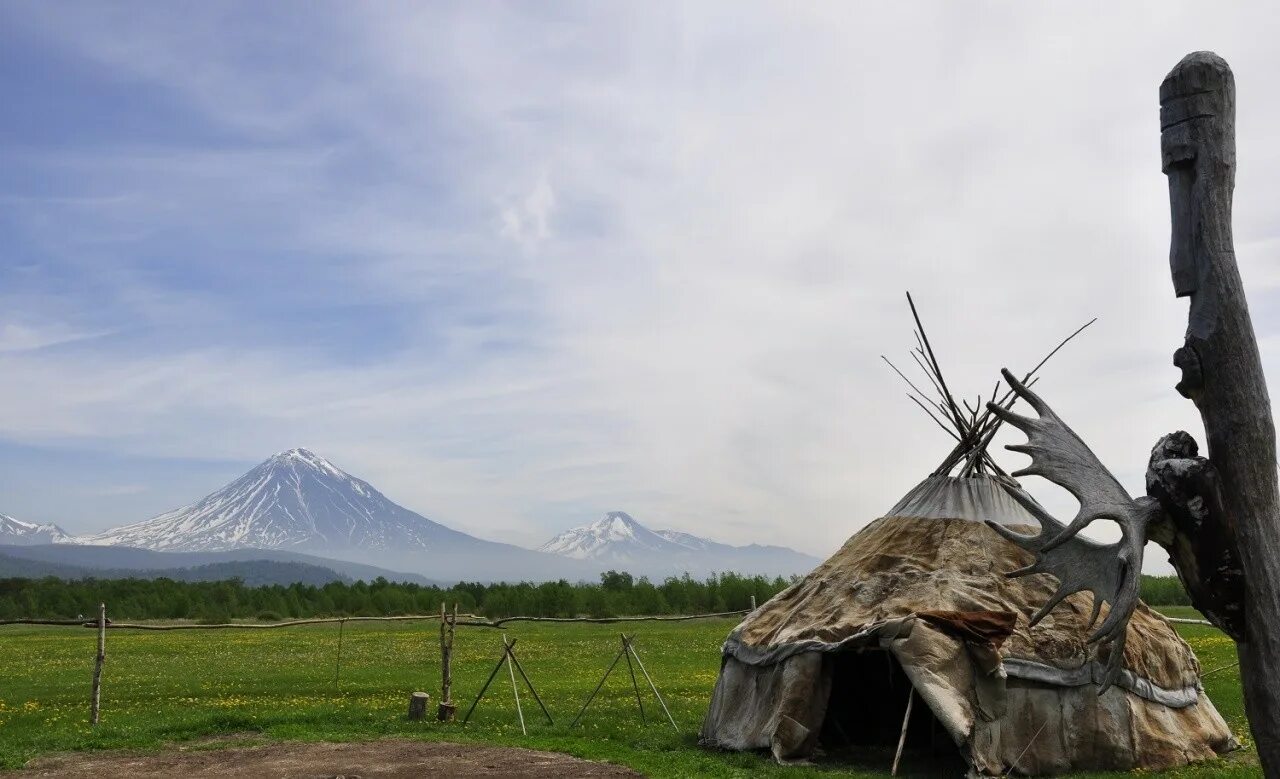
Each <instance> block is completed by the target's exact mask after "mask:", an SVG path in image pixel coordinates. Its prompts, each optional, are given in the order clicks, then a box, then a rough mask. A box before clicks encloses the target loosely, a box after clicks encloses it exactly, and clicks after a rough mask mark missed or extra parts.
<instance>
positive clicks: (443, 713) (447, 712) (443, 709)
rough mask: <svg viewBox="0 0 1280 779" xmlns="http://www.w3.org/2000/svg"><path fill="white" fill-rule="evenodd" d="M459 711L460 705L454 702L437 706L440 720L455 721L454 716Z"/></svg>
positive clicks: (437, 716)
mask: <svg viewBox="0 0 1280 779" xmlns="http://www.w3.org/2000/svg"><path fill="white" fill-rule="evenodd" d="M457 713H458V707H457V706H455V705H453V704H452V703H444V702H441V704H440V705H439V706H438V707H437V708H436V719H437V720H439V721H440V722H453V717H454V715H456V714H457Z"/></svg>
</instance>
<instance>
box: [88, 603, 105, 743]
mask: <svg viewBox="0 0 1280 779" xmlns="http://www.w3.org/2000/svg"><path fill="white" fill-rule="evenodd" d="M106 659H107V604H105V603H99V604H98V657H97V659H96V660H95V661H94V664H93V698H92V700H91V702H90V704H89V724H90V725H97V724H98V718H99V713H100V711H101V707H102V664H103V663H104V662H106Z"/></svg>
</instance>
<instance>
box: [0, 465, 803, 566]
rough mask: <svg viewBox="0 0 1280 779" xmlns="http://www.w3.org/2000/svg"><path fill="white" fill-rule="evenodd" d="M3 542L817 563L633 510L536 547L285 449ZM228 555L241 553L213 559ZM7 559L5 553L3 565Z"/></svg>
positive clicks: (251, 553) (22, 526)
mask: <svg viewBox="0 0 1280 779" xmlns="http://www.w3.org/2000/svg"><path fill="white" fill-rule="evenodd" d="M0 545H10V548H9V549H8V550H7V551H6V552H5V553H6V554H9V555H10V556H13V555H14V554H15V552H14V550H15V549H16V548H17V547H18V546H24V547H30V548H31V552H29V553H28V554H27V555H25V556H24V559H28V560H30V559H33V558H32V557H31V556H30V555H31V554H33V553H34V552H35V550H41V551H40V557H39V559H41V560H42V561H43V562H45V563H48V564H62V565H70V566H80V567H88V568H93V569H97V570H103V569H119V570H157V569H175V568H190V567H195V566H203V565H209V564H213V563H226V562H244V561H246V560H250V559H253V560H267V559H274V560H276V561H279V562H295V563H303V564H307V565H313V566H318V567H320V568H325V569H328V570H330V571H332V572H335V573H336V574H340V575H342V576H350V577H352V578H363V579H372V578H375V577H376V576H385V577H386V578H388V579H393V578H395V579H399V580H406V579H407V578H408V577H410V576H414V577H415V578H418V579H422V580H432V581H437V582H449V583H452V582H457V581H499V580H506V581H518V580H530V581H545V580H550V579H569V580H583V579H595V578H596V577H597V576H598V575H599V573H600V572H601V571H603V570H606V569H609V568H616V569H626V570H627V571H629V572H631V573H633V574H635V575H638V576H639V575H647V576H650V577H662V576H667V575H673V574H675V575H678V574H681V573H685V572H688V573H690V574H693V575H697V576H702V575H705V574H708V573H711V572H727V571H735V572H740V573H750V574H754V573H761V574H768V575H777V574H782V575H791V574H799V573H804V572H807V571H808V570H810V569H812V568H813V567H814V566H815V565H816V564H817V563H818V560H817V559H816V558H813V557H810V556H808V555H804V554H801V553H799V552H796V551H794V550H792V549H787V548H785V547H777V546H758V545H751V546H741V547H738V546H730V545H728V544H722V543H718V542H715V541H710V540H708V539H705V538H700V537H698V536H694V535H691V534H688V533H681V532H678V531H674V530H659V531H651V530H649V529H647V528H645V527H644V526H643V525H641V524H640V523H639V522H637V521H636V520H634V519H632V518H631V517H630V516H629V515H627V514H626V513H625V512H611V513H610V514H608V515H606V516H605V517H604V519H602V520H600V521H598V522H595V523H593V524H591V525H586V526H583V527H579V528H574V529H572V530H569V531H566V532H565V533H562V534H561V535H559V536H556V537H555V538H553V539H552V540H551V541H549V542H547V543H546V544H544V545H543V546H542V547H541V548H540V549H539V550H537V551H532V550H529V549H524V548H522V547H518V546H513V545H511V544H502V543H497V542H494V541H486V540H483V539H480V538H476V537H474V536H470V535H467V534H466V533H462V532H459V531H457V530H453V529H451V528H448V527H445V526H444V525H441V524H439V523H437V522H433V521H431V520H429V519H427V518H426V517H424V516H422V515H420V514H417V513H415V512H413V511H410V510H409V509H406V508H404V507H403V506H400V505H397V504H396V503H394V502H392V501H391V500H390V499H388V498H387V497H386V496H385V495H383V494H382V493H381V492H378V490H376V489H374V488H373V486H371V485H370V484H369V483H368V482H365V481H363V480H361V479H358V478H356V477H354V476H352V475H350V474H348V473H346V472H345V471H343V470H341V469H340V468H338V467H337V466H335V465H333V464H332V463H330V462H329V461H328V460H326V459H324V458H323V457H320V456H319V455H317V454H315V453H313V452H310V451H308V450H306V449H290V450H288V451H286V452H281V453H280V454H277V455H275V456H274V457H271V458H270V459H268V460H266V461H265V462H263V463H261V464H260V465H258V466H257V467H255V468H253V469H252V470H250V471H249V472H248V473H246V474H245V475H244V476H241V477H240V478H238V479H236V480H235V481H233V482H231V483H230V484H228V485H226V486H225V487H223V488H221V489H219V490H217V491H215V492H213V493H211V494H210V495H207V496H206V497H204V498H202V499H201V500H199V501H197V502H196V503H193V504H191V505H189V506H184V507H182V508H179V509H175V510H173V511H170V512H167V513H165V514H161V515H160V516H157V517H154V518H152V519H149V520H146V521H144V522H138V523H135V524H130V525H124V526H122V527H117V528H113V529H111V530H107V531H105V532H103V533H98V534H96V535H90V536H83V537H72V536H69V535H68V534H67V533H65V532H64V531H63V530H62V529H61V528H59V527H58V526H57V525H34V524H30V523H26V522H21V521H19V520H16V519H13V518H12V517H8V516H4V515H0ZM89 550H98V551H89ZM107 550H111V551H107ZM219 554H221V555H234V560H233V559H232V558H230V557H227V558H224V559H218V560H215V559H208V558H209V556H210V555H219ZM86 555H88V557H86ZM113 555H114V557H113ZM148 555H150V557H147V556H148ZM280 555H286V556H289V557H291V558H295V559H281V558H280ZM157 556H158V557H157ZM296 558H304V559H296ZM351 566H355V569H353V568H351ZM3 569H4V562H3V560H0V576H3V575H4V571H3ZM388 569H393V570H402V571H411V572H413V574H397V573H393V571H392V570H388ZM424 577H425V578H424Z"/></svg>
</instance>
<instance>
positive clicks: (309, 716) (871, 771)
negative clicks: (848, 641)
mask: <svg viewBox="0 0 1280 779" xmlns="http://www.w3.org/2000/svg"><path fill="white" fill-rule="evenodd" d="M1165 611H1166V613H1170V614H1171V615H1176V616H1193V615H1194V614H1193V612H1191V610H1190V609H1179V608H1176V607H1175V608H1168V609H1165ZM733 624H734V622H733V621H732V620H726V619H714V620H702V621H692V622H677V623H634V624H630V625H621V626H618V625H594V624H567V625H563V624H562V625H554V624H551V625H548V624H530V623H525V624H520V623H516V624H513V625H511V626H510V627H509V629H507V630H506V635H507V636H508V638H511V639H515V640H516V641H517V644H516V654H517V655H518V657H519V658H520V661H521V663H522V665H523V666H524V668H525V670H526V671H527V672H528V674H529V676H530V677H531V678H532V680H533V683H534V685H535V686H536V688H537V690H538V693H539V694H540V695H541V696H542V699H543V700H544V701H545V702H546V704H547V706H548V707H549V709H550V711H551V714H552V716H553V717H554V719H555V723H554V724H553V725H550V724H547V723H546V721H545V720H544V719H542V715H541V712H540V711H539V710H538V708H537V705H536V704H535V703H534V701H533V700H532V698H531V697H530V696H529V695H528V694H527V692H526V691H525V690H524V689H523V688H522V689H521V690H520V692H521V703H522V705H523V708H524V717H525V721H526V723H527V726H528V730H529V734H528V735H527V736H525V735H522V733H521V731H520V725H519V723H518V721H517V714H516V706H515V702H514V700H513V697H512V690H511V681H510V678H509V676H508V674H507V671H506V669H505V668H504V669H503V671H502V673H501V674H500V675H499V676H498V677H497V678H496V679H495V680H494V682H493V685H492V686H491V687H490V689H489V692H488V694H487V695H486V697H485V699H484V700H483V701H482V702H481V703H480V705H479V707H478V708H477V709H476V711H475V714H474V715H473V716H472V720H471V723H470V724H469V725H467V726H465V727H464V726H463V725H461V724H460V722H456V723H450V724H440V723H437V722H435V721H434V720H430V721H423V722H410V721H408V720H407V718H406V716H405V714H406V710H407V706H408V697H409V693H410V692H412V691H414V690H423V691H427V692H430V693H431V695H432V707H431V709H432V712H433V713H434V708H435V703H436V697H437V695H438V693H439V687H440V645H439V628H438V625H437V624H435V623H348V624H347V625H346V626H345V628H344V629H343V636H342V657H341V669H340V672H339V669H338V628H337V626H336V625H316V626H303V627H296V628H285V629H280V630H217V631H194V630H193V631H171V632H147V631H129V630H113V631H110V632H109V633H108V635H107V663H106V667H105V671H104V675H103V688H102V723H101V724H100V725H99V726H98V727H97V728H91V727H90V726H89V722H88V718H89V705H88V701H89V688H90V678H91V673H92V666H93V655H94V651H95V633H94V631H92V630H89V629H83V628H47V627H27V626H6V627H0V768H10V769H12V768H18V767H21V766H22V765H23V764H24V763H26V762H27V761H28V760H30V759H31V758H33V757H35V756H37V755H41V754H46V753H50V752H57V751H66V750H87V749H119V748H130V749H142V750H150V749H158V748H161V747H162V746H164V745H166V744H169V743H171V742H180V741H185V742H192V741H195V742H196V743H197V744H200V745H202V746H203V747H207V748H216V747H217V746H219V744H220V740H219V739H218V738H217V737H219V736H227V735H231V734H235V735H236V736H237V738H235V739H234V740H223V741H222V742H221V743H226V742H227V741H231V742H232V743H234V744H235V745H237V746H243V745H245V744H251V743H254V742H255V741H259V740H260V741H270V740H277V739H300V740H343V741H350V740H365V739H376V738H380V737H386V736H397V737H409V738H423V739H439V740H449V741H463V742H465V741H479V742H486V743H493V744H504V745H511V746H523V747H531V748H536V749H546V750H553V751H560V752H567V753H571V754H574V755H577V756H580V757H584V758H589V759H594V760H603V761H609V762H615V763H620V764H624V765H628V766H631V767H633V768H635V769H637V770H639V771H641V772H643V773H645V774H648V775H650V776H655V777H686V776H690V775H700V776H726V777H728V776H748V775H750V776H765V777H775V776H776V777H783V776H786V777H819V776H837V775H838V776H850V775H854V776H887V775H888V764H889V761H890V760H891V758H892V756H891V755H890V754H888V753H874V754H867V755H865V756H864V757H861V758H859V762H858V763H855V764H849V763H824V762H819V763H818V764H817V765H813V766H790V767H782V766H777V765H774V764H773V763H772V762H771V761H770V760H768V759H767V758H765V757H763V756H759V755H753V754H726V753H718V752H710V751H706V750H703V749H700V748H699V747H698V746H697V738H696V733H697V729H698V726H699V724H700V722H701V718H702V715H703V713H704V711H705V710H706V707H707V702H708V700H709V698H710V695H711V690H712V687H713V685H714V684H715V680H716V674H717V672H718V670H719V648H720V643H721V641H722V640H723V639H724V637H725V635H726V634H727V633H728V631H729V630H730V629H731V628H732V627H733ZM620 629H625V630H626V631H627V632H628V634H634V635H635V637H636V638H635V645H636V648H637V650H638V651H639V653H640V656H641V658H642V659H643V661H644V664H645V667H646V668H647V669H648V671H649V673H650V674H651V675H652V676H653V679H654V681H655V682H656V684H657V687H658V691H659V692H660V693H661V695H662V697H663V699H664V700H665V702H666V704H667V706H668V707H669V708H670V710H671V714H672V715H673V716H674V718H675V721H676V724H677V726H678V730H673V729H672V727H671V725H670V724H669V723H668V722H666V720H665V717H664V716H663V715H662V712H661V710H660V708H659V707H658V705H657V702H656V701H655V700H654V699H653V696H652V694H651V693H649V691H648V690H647V688H646V687H647V686H646V684H645V681H644V679H643V677H641V678H640V682H639V683H640V685H641V687H642V690H643V691H644V693H645V694H644V703H645V713H646V715H647V717H648V721H647V723H642V722H641V719H640V715H639V712H638V711H637V707H636V700H635V693H634V692H633V690H632V687H631V678H630V676H628V674H627V671H626V665H625V663H620V664H619V666H618V667H617V668H615V669H614V673H613V674H612V675H611V676H610V677H609V680H608V683H607V684H606V685H605V687H604V689H603V690H602V691H601V693H600V695H599V696H598V697H597V698H596V700H595V702H593V703H592V705H591V708H590V709H589V710H588V711H587V713H586V714H585V716H584V717H583V718H582V722H581V723H580V724H579V726H578V727H574V728H571V727H569V724H570V722H571V720H572V719H573V718H574V716H575V715H576V714H577V712H578V710H579V708H581V706H582V703H583V701H584V700H585V699H586V697H587V695H588V694H589V693H590V692H591V690H592V688H594V687H595V685H596V683H597V682H598V681H599V680H600V677H601V675H602V674H603V673H604V670H605V668H606V667H607V666H608V664H609V663H610V661H611V660H612V659H613V657H614V655H615V654H616V653H617V651H618V648H619V630H620ZM1179 630H1180V632H1181V633H1182V634H1183V636H1184V637H1185V638H1186V639H1187V640H1188V641H1189V642H1190V643H1191V645H1192V646H1193V647H1194V649H1195V651H1196V653H1197V655H1198V656H1199V657H1200V662H1201V664H1202V666H1203V667H1204V669H1205V670H1206V671H1207V670H1211V669H1216V668H1223V667H1226V668H1225V670H1221V671H1217V672H1216V673H1212V674H1210V675H1209V676H1208V677H1207V678H1205V680H1204V684H1205V688H1206V690H1207V691H1208V693H1209V696H1210V698H1211V699H1212V700H1213V701H1214V703H1215V704H1216V705H1217V706H1218V708H1219V710H1220V711H1221V712H1222V714H1223V715H1224V716H1225V717H1226V718H1227V721H1228V722H1229V723H1230V725H1231V727H1232V729H1233V730H1234V731H1235V732H1236V734H1237V737H1238V738H1239V739H1240V740H1241V741H1243V742H1245V743H1246V744H1247V741H1248V738H1247V736H1248V729H1247V726H1246V722H1245V718H1244V712H1243V708H1242V702H1241V691H1240V679H1239V675H1238V673H1237V670H1236V669H1235V668H1234V667H1228V666H1231V664H1232V663H1234V661H1235V648H1234V645H1233V644H1232V643H1231V641H1230V640H1229V639H1227V638H1226V637H1225V636H1223V635H1222V634H1221V633H1219V632H1218V631H1217V630H1215V629H1213V628H1208V627H1199V626H1185V625H1183V626H1179ZM501 635H502V634H501V633H500V632H499V631H496V630H493V629H488V628H467V627H459V628H458V632H457V637H456V639H455V644H454V653H455V661H454V699H455V702H456V703H457V704H458V706H459V712H458V719H459V720H461V718H462V715H463V714H464V713H465V712H466V709H467V707H468V706H469V705H470V703H471V701H472V699H473V698H474V696H475V694H476V693H477V692H478V691H479V689H480V687H481V685H482V684H484V681H485V679H486V678H487V677H488V676H489V674H490V672H491V671H492V670H493V668H494V666H495V664H496V663H497V661H498V659H499V657H500V656H501ZM637 673H638V671H637ZM905 768H906V773H907V774H908V775H910V774H911V773H912V766H911V763H910V761H909V760H908V761H907V763H906V766H905ZM1166 775H1167V776H1171V777H1209V776H1255V775H1258V768H1257V763H1256V760H1255V759H1254V757H1253V753H1252V751H1251V750H1249V749H1248V748H1247V747H1246V749H1245V750H1242V751H1241V752H1238V753H1236V754H1234V755H1231V756H1229V757H1228V758H1226V759H1223V760H1219V761H1215V762H1213V763H1210V764H1206V765H1202V766H1199V767H1195V768H1189V769H1183V770H1179V771H1174V772H1170V773H1169V774H1166Z"/></svg>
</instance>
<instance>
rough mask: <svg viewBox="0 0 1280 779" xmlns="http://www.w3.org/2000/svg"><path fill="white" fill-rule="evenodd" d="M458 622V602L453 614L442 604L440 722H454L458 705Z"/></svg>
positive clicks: (454, 606)
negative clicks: (455, 673) (455, 697)
mask: <svg viewBox="0 0 1280 779" xmlns="http://www.w3.org/2000/svg"><path fill="white" fill-rule="evenodd" d="M457 624H458V604H457V603H454V604H453V616H452V617H450V616H449V615H448V614H447V613H446V612H445V604H444V603H443V602H441V604H440V705H439V706H438V707H437V709H436V719H437V720H439V721H440V722H452V721H453V718H454V715H455V714H456V713H457V711H458V707H457V706H455V705H454V703H453V631H454V627H455V626H456V625H457Z"/></svg>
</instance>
